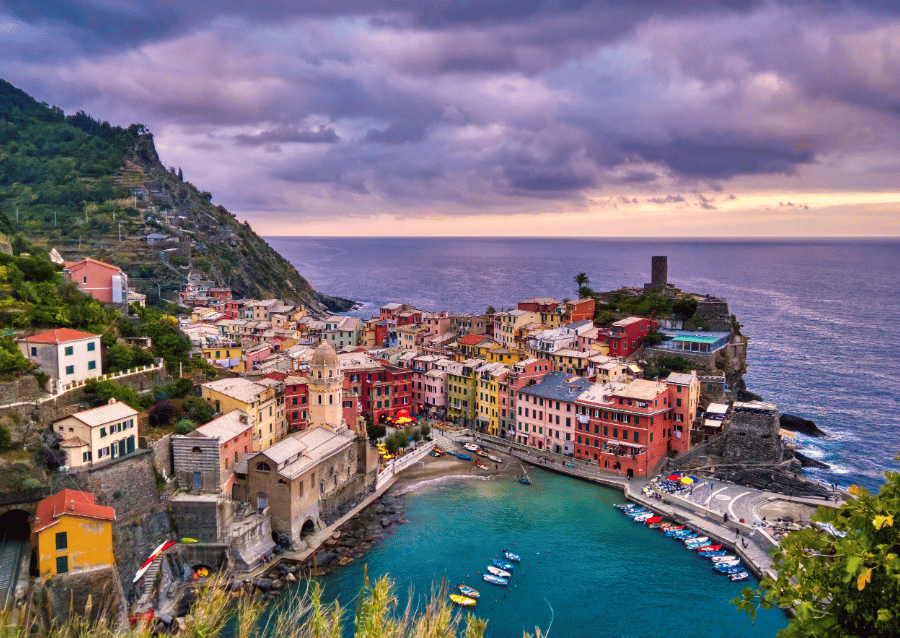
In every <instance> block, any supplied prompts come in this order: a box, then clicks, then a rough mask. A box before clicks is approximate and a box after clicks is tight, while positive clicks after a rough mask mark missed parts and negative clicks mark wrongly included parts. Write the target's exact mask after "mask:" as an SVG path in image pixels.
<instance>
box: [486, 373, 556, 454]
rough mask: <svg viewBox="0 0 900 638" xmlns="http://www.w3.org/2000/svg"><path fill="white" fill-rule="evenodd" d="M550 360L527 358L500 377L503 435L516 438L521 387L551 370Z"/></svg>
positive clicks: (501, 428)
mask: <svg viewBox="0 0 900 638" xmlns="http://www.w3.org/2000/svg"><path fill="white" fill-rule="evenodd" d="M550 368H551V365H550V362H549V361H542V360H540V359H525V360H524V361H519V362H518V363H516V364H515V365H513V367H512V370H510V371H509V372H507V373H506V374H505V375H504V376H503V377H502V378H501V379H500V387H499V388H498V394H499V397H498V398H499V401H500V406H499V407H500V421H499V423H500V433H501V436H504V437H509V438H511V439H515V438H516V396H517V393H518V391H519V390H520V389H521V388H524V387H525V386H526V385H528V384H529V383H532V382H537V381H538V380H540V379H541V378H542V377H543V376H544V375H545V374H547V373H548V372H549V371H550Z"/></svg>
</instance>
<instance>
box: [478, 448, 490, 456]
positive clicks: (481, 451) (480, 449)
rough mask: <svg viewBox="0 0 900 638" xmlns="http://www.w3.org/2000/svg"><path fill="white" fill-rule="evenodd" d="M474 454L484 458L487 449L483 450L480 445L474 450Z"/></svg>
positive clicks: (486, 454)
mask: <svg viewBox="0 0 900 638" xmlns="http://www.w3.org/2000/svg"><path fill="white" fill-rule="evenodd" d="M475 454H477V455H478V456H483V457H485V458H487V457H488V456H489V455H488V451H487V450H485V449H484V448H483V447H480V448H478V449H477V450H475Z"/></svg>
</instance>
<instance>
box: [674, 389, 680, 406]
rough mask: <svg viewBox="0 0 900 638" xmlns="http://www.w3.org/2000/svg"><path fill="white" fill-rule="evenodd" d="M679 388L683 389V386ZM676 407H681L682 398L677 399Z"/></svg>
mask: <svg viewBox="0 0 900 638" xmlns="http://www.w3.org/2000/svg"><path fill="white" fill-rule="evenodd" d="M678 389H679V390H681V388H678ZM675 407H677V408H680V407H681V399H675Z"/></svg>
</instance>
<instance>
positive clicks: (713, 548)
mask: <svg viewBox="0 0 900 638" xmlns="http://www.w3.org/2000/svg"><path fill="white" fill-rule="evenodd" d="M717 549H722V546H721V545H706V546H704V547H699V548H697V551H698V552H714V551H716V550H717Z"/></svg>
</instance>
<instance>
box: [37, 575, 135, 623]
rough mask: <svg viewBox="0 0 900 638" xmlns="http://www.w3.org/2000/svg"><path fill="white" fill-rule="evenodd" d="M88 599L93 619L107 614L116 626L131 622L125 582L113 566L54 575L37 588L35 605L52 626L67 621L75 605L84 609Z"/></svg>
mask: <svg viewBox="0 0 900 638" xmlns="http://www.w3.org/2000/svg"><path fill="white" fill-rule="evenodd" d="M88 600H90V603H91V611H90V614H89V617H90V619H91V620H92V621H94V622H97V621H100V620H101V619H104V618H105V619H107V620H109V621H110V622H112V625H113V627H117V626H119V627H124V626H126V625H127V622H128V613H127V610H126V608H125V598H124V596H123V593H122V584H121V582H120V581H119V578H118V576H117V574H116V571H115V570H114V569H113V568H112V567H111V566H107V567H98V568H95V569H90V570H85V571H76V572H69V573H67V574H59V575H57V576H53V577H52V578H50V579H49V580H47V581H46V582H45V583H43V584H42V585H39V586H38V588H37V589H36V590H35V592H34V599H33V601H34V604H33V606H32V608H33V609H34V610H35V613H36V614H37V615H38V617H39V621H40V623H41V624H43V626H44V627H51V626H53V625H59V624H61V623H65V622H66V620H68V619H69V618H70V615H71V611H72V610H73V609H74V610H77V611H78V612H79V613H84V611H85V608H86V606H87V602H88Z"/></svg>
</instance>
